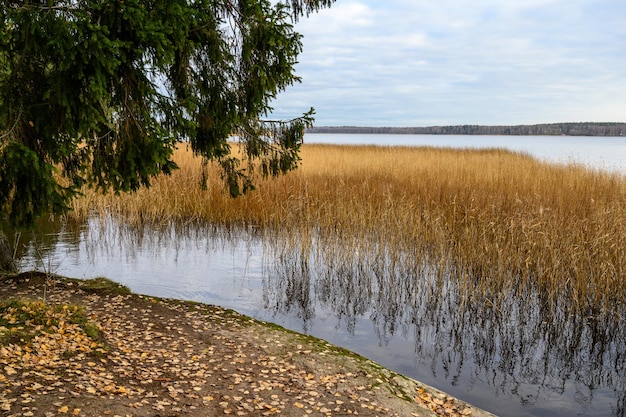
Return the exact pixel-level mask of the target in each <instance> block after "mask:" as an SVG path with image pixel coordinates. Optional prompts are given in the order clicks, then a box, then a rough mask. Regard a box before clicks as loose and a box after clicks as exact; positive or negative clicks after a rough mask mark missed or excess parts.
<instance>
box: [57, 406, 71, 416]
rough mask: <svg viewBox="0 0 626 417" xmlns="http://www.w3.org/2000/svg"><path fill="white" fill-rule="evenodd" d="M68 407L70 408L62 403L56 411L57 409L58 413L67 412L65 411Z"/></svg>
mask: <svg viewBox="0 0 626 417" xmlns="http://www.w3.org/2000/svg"><path fill="white" fill-rule="evenodd" d="M69 409H70V408H69V407H68V406H67V405H64V406H63V407H61V408H59V409H58V410H57V411H58V412H59V413H63V414H65V413H67V412H68V411H69Z"/></svg>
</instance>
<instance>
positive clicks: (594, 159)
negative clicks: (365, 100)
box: [305, 133, 626, 173]
mask: <svg viewBox="0 0 626 417" xmlns="http://www.w3.org/2000/svg"><path fill="white" fill-rule="evenodd" d="M305 143H335V144H337V143H338V144H343V145H384V146H441V147H451V148H505V149H511V150H514V151H520V152H526V153H529V154H531V155H533V156H535V157H537V158H540V159H544V160H546V161H550V162H557V163H579V164H583V165H587V166H589V167H593V168H598V169H606V170H609V171H619V172H624V173H626V137H603V136H481V135H475V136H474V135H376V134H370V135H361V134H326V133H323V134H322V133H317V134H310V135H307V136H306V137H305Z"/></svg>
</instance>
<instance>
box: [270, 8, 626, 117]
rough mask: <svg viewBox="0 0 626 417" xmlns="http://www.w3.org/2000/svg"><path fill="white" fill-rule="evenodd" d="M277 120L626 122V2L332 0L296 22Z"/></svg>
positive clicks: (277, 109) (276, 112) (275, 103)
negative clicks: (300, 47) (290, 75)
mask: <svg viewBox="0 0 626 417" xmlns="http://www.w3.org/2000/svg"><path fill="white" fill-rule="evenodd" d="M296 30H297V31H298V32H300V33H301V34H303V35H304V38H303V43H304V51H303V53H302V54H301V55H300V59H299V61H300V62H299V64H298V65H297V67H296V73H297V75H299V76H300V77H302V80H303V82H302V83H301V84H297V85H295V86H293V87H291V88H290V89H289V90H287V91H286V92H283V93H281V94H280V96H279V97H278V99H277V100H276V101H275V102H274V103H273V107H274V109H275V112H274V114H275V115H276V116H278V117H286V118H289V117H292V116H294V115H297V114H301V113H302V112H304V111H306V110H308V109H309V108H310V107H311V106H312V107H315V110H316V113H317V114H316V125H318V126H339V125H358V126H431V125H456V124H488V125H508V124H534V123H551V122H583V121H620V122H626V1H624V0H471V1H470V0H438V1H433V0H384V1H383V0H337V1H336V3H335V4H334V5H333V6H332V7H331V8H330V9H326V10H322V11H320V12H319V13H317V14H315V15H312V16H310V17H309V18H308V19H303V20H301V21H300V22H299V23H298V24H297V25H296Z"/></svg>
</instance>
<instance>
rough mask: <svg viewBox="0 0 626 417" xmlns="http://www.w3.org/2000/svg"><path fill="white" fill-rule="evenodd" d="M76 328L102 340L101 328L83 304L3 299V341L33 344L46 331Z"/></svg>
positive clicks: (63, 331) (0, 335) (0, 318)
mask: <svg viewBox="0 0 626 417" xmlns="http://www.w3.org/2000/svg"><path fill="white" fill-rule="evenodd" d="M76 331H81V332H84V334H85V335H86V336H87V337H88V338H89V339H91V341H93V342H97V343H99V342H102V335H101V332H100V329H99V328H98V326H97V325H95V324H94V323H91V322H90V321H89V320H88V319H87V317H86V316H85V314H84V312H83V309H82V308H81V307H80V306H77V305H73V304H62V305H52V304H46V303H43V302H41V301H22V300H8V301H2V302H0V345H8V344H17V345H24V344H30V343H31V342H32V341H33V340H35V339H36V338H37V337H38V336H41V335H43V334H44V333H45V334H54V333H58V334H61V335H64V334H67V335H72V334H74V333H75V332H76ZM72 337H73V336H72Z"/></svg>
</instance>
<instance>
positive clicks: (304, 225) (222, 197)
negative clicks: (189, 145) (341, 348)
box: [73, 145, 626, 314]
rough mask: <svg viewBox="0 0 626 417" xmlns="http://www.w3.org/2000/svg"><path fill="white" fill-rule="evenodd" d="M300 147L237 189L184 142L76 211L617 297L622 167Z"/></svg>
mask: <svg viewBox="0 0 626 417" xmlns="http://www.w3.org/2000/svg"><path fill="white" fill-rule="evenodd" d="M302 157H303V165H302V167H301V168H300V169H299V170H297V171H295V172H292V173H290V174H289V175H287V176H285V177H281V178H278V179H276V180H273V181H268V182H260V183H259V187H258V189H257V190H256V191H254V192H252V193H250V194H249V195H246V196H244V197H241V198H238V199H234V200H233V199H231V198H230V197H229V196H228V194H227V193H226V192H225V191H224V188H223V184H222V182H221V180H220V178H219V173H218V172H217V171H216V170H215V171H211V172H212V180H211V181H210V182H209V189H208V190H206V191H203V190H200V188H199V185H198V184H199V181H200V161H199V160H198V159H196V158H193V156H192V153H191V152H190V151H188V150H187V149H185V148H184V146H183V147H182V148H181V149H180V150H179V151H177V153H176V160H177V162H178V164H179V165H180V167H181V169H180V170H178V171H177V172H175V173H174V174H173V175H172V176H171V177H162V178H159V179H157V180H156V181H154V183H153V186H152V187H151V188H150V189H144V190H141V191H140V192H137V193H136V194H132V195H122V196H113V195H108V196H100V195H97V194H95V193H92V192H88V193H87V194H86V196H85V197H84V198H83V199H80V200H78V201H76V205H75V212H74V214H73V216H75V217H76V218H77V219H84V218H85V217H86V216H88V215H91V214H93V213H94V212H95V213H99V214H101V215H102V214H104V213H106V214H110V215H113V216H120V217H122V218H124V219H126V220H127V221H129V222H130V223H137V224H139V223H150V224H153V223H154V224H162V223H167V222H171V221H175V222H182V223H189V222H194V221H207V222H210V223H214V224H220V225H225V226H233V225H235V226H236V225H248V226H250V225H251V226H254V227H258V228H259V229H260V230H263V231H264V232H267V233H266V235H267V236H280V242H281V243H280V244H279V246H282V249H281V251H282V252H283V253H289V251H290V250H293V248H298V249H297V250H299V251H300V253H301V254H302V256H303V257H304V258H305V259H308V256H309V254H310V253H314V254H316V255H315V256H318V257H320V258H323V259H325V260H326V261H327V262H328V263H329V264H331V265H344V266H345V265H351V267H357V268H371V269H376V268H380V267H384V268H385V269H392V270H395V269H398V270H418V269H419V268H423V267H424V265H425V264H427V265H429V266H431V267H432V266H435V267H436V269H437V270H438V271H440V272H441V273H443V274H450V276H453V277H456V278H457V281H456V283H457V285H459V286H460V287H462V288H464V289H466V290H467V291H470V292H472V293H473V294H477V293H480V294H482V295H483V296H489V297H499V296H501V295H504V296H510V295H511V294H515V295H517V296H523V295H524V294H525V293H526V292H527V291H528V290H529V289H539V290H540V291H541V293H542V294H544V295H545V300H546V302H549V303H552V304H554V305H557V304H559V303H561V302H562V300H567V301H566V302H567V304H568V305H571V306H573V307H575V308H576V309H583V310H585V311H590V312H591V313H592V314H597V313H599V312H606V311H615V310H616V309H618V307H619V309H621V308H622V307H623V303H624V301H623V300H624V298H626V297H625V295H626V253H625V252H626V178H624V177H623V176H620V175H612V174H608V173H604V172H597V171H591V170H587V169H585V168H583V167H579V166H573V165H569V166H560V165H551V164H546V163H541V162H539V161H537V160H535V159H533V158H531V157H529V156H527V155H522V154H518V153H513V152H508V151H504V150H453V149H442V148H386V147H368V146H360V147H347V146H332V145H306V146H304V148H303V151H302ZM316 243H317V244H316ZM311 249H313V251H311Z"/></svg>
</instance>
